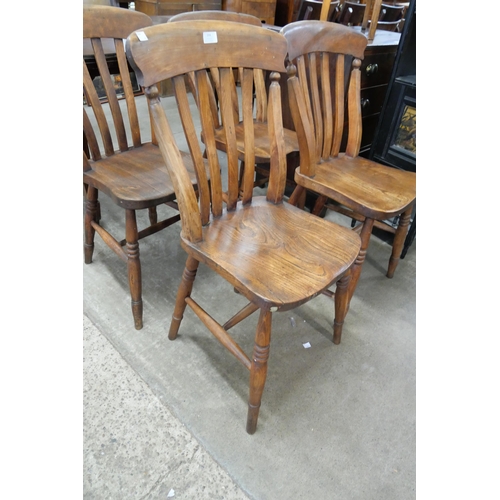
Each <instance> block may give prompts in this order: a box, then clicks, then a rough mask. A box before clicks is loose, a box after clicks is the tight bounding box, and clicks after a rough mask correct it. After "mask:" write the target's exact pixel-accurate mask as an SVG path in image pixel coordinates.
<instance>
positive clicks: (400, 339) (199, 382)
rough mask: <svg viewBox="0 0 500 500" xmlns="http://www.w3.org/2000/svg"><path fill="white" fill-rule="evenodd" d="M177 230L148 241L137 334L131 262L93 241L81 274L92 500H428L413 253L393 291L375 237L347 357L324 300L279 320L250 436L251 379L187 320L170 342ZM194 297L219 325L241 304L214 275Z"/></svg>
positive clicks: (246, 334) (349, 323)
mask: <svg viewBox="0 0 500 500" xmlns="http://www.w3.org/2000/svg"><path fill="white" fill-rule="evenodd" d="M167 101H168V100H166V101H165V105H166V106H167V107H168V106H169V103H168V102H167ZM101 203H102V207H101V209H102V216H103V221H105V224H106V227H108V228H111V229H114V230H116V231H117V233H118V234H120V235H121V234H123V233H122V231H123V227H124V221H123V218H124V215H123V213H122V210H121V209H120V208H118V207H116V206H115V205H114V204H113V203H111V202H110V201H109V200H108V199H106V197H104V196H102V197H101ZM161 210H165V211H167V210H170V209H168V208H167V207H161ZM141 217H142V215H141ZM144 217H145V215H144ZM327 217H329V218H333V219H334V220H339V221H340V222H341V223H343V224H345V225H348V224H349V221H348V220H345V219H337V217H338V216H336V215H335V214H332V213H329V214H328V215H327ZM141 220H142V223H143V224H145V219H140V221H141ZM139 224H141V222H139ZM141 227H142V226H141ZM179 231H180V225H178V224H176V225H174V226H171V227H170V228H167V229H166V230H164V231H162V232H160V233H158V234H156V235H153V236H150V237H148V238H146V239H144V240H142V241H141V261H142V273H143V300H144V328H143V329H142V330H140V331H137V330H135V329H134V326H133V321H132V316H131V312H130V298H129V293H128V285H127V274H126V266H125V265H124V264H123V262H122V261H121V260H120V259H118V258H117V257H116V255H115V254H114V253H113V252H112V251H111V250H109V249H108V248H107V247H106V245H105V244H104V243H103V242H102V241H101V240H100V239H99V238H98V237H96V247H95V252H94V261H93V263H92V264H91V265H84V266H83V277H84V387H85V389H84V471H83V478H84V498H86V499H101V498H102V499H104V498H111V499H115V498H116V499H156V498H158V499H159V498H161V499H165V498H179V499H181V498H183V499H201V498H211V499H212V498H216V499H218V498H221V499H239V498H246V497H248V498H252V499H259V500H264V499H270V500H275V499H276V500H281V499H288V498H304V499H314V500H317V499H320V500H321V499H325V500H326V499H328V500H336V499H342V500H345V499H384V500H405V499H413V498H415V495H416V493H415V483H416V480H415V472H416V457H415V426H416V424H415V420H416V416H415V411H416V408H415V345H416V314H415V291H416V274H415V271H416V241H415V242H414V244H413V246H412V247H411V248H410V250H409V251H408V254H407V255H406V257H405V259H404V260H402V261H401V262H400V265H399V267H398V269H397V271H396V275H395V277H394V278H393V279H392V280H389V279H387V278H386V277H385V269H386V266H387V262H388V259H389V255H390V245H389V244H388V243H387V242H385V241H383V240H382V239H379V238H378V237H372V240H371V243H370V247H369V250H368V255H367V260H366V262H365V265H364V268H363V273H362V275H361V279H360V282H359V285H358V288H357V291H356V294H355V296H354V297H353V300H352V302H351V308H350V311H349V314H348V316H347V319H346V323H345V326H344V333H343V338H342V343H341V344H340V345H338V346H335V345H334V344H333V343H332V341H331V336H332V321H333V305H332V302H331V300H330V299H328V298H327V297H325V296H319V297H316V298H315V299H314V300H312V301H310V302H309V303H307V304H305V305H303V306H301V307H299V308H297V309H296V310H294V311H292V312H288V313H281V314H275V315H274V317H273V339H272V343H271V355H270V360H269V372H268V378H267V383H266V387H265V391H264V395H263V400H262V407H261V412H260V417H259V425H258V429H257V432H256V434H255V435H253V436H249V435H248V434H246V432H245V423H246V405H247V401H246V400H247V393H248V372H247V371H246V370H245V368H244V367H243V366H241V365H240V364H239V363H238V362H237V361H236V360H235V359H234V358H233V357H232V356H231V355H230V354H229V353H227V351H226V350H225V349H224V348H223V347H222V346H220V345H219V343H218V342H217V341H216V340H215V339H214V338H213V337H212V335H211V334H210V333H209V332H208V331H207V330H206V329H205V327H204V326H203V325H202V324H201V322H200V321H199V320H198V319H197V318H196V316H195V315H194V314H193V313H192V312H191V311H190V310H187V311H186V314H185V316H184V320H183V323H182V325H181V329H180V334H179V337H178V339H177V340H176V341H175V342H171V341H169V340H168V339H167V331H168V327H169V323H170V318H171V315H172V310H173V303H174V299H175V294H176V291H177V287H178V284H179V280H180V277H181V273H182V270H183V266H184V261H185V254H184V252H183V250H182V249H181V248H180V245H179ZM193 297H194V298H195V299H198V300H199V301H200V302H201V304H202V306H203V307H204V308H205V309H206V310H208V311H211V312H212V314H213V315H214V317H215V318H216V319H217V320H220V321H222V322H224V320H225V319H228V318H229V317H230V316H232V314H233V313H234V312H235V311H237V310H239V309H240V308H241V307H242V305H243V304H244V301H243V299H242V298H241V297H240V296H239V295H237V294H235V293H234V292H233V290H232V288H231V287H230V286H228V285H227V283H226V282H224V281H223V280H222V279H221V278H220V277H218V276H217V275H215V274H214V273H212V272H211V271H210V270H209V269H207V268H206V267H202V266H200V270H199V271H198V277H197V280H196V282H195V287H194V291H193ZM255 325H256V317H255V316H251V317H250V318H248V319H246V320H245V321H244V322H242V323H241V324H240V325H238V326H237V327H235V328H234V330H233V335H234V336H235V338H236V339H237V341H238V342H239V343H240V345H241V346H242V347H243V348H244V349H245V350H246V351H247V352H251V346H252V344H253V335H254V329H255ZM305 342H309V343H310V344H311V347H310V348H308V349H306V348H304V347H303V344H304V343H305ZM169 494H170V497H169V496H168V495H169ZM172 495H174V496H172Z"/></svg>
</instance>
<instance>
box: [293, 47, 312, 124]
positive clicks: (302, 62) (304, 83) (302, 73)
mask: <svg viewBox="0 0 500 500" xmlns="http://www.w3.org/2000/svg"><path fill="white" fill-rule="evenodd" d="M306 61H308V57H307V56H305V57H304V56H299V57H297V61H296V64H297V66H296V68H297V74H298V78H299V82H298V84H299V85H300V86H301V88H302V95H303V96H304V104H305V106H306V113H307V119H308V121H309V122H310V123H311V124H312V123H313V112H312V108H311V100H310V98H309V84H308V77H307V73H308V70H307V68H306ZM311 92H312V91H311Z"/></svg>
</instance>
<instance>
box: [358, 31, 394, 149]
mask: <svg viewBox="0 0 500 500" xmlns="http://www.w3.org/2000/svg"><path fill="white" fill-rule="evenodd" d="M352 29H354V30H359V31H360V30H361V28H352ZM400 38H401V34H400V33H393V32H390V31H381V30H378V31H377V32H376V33H375V38H374V40H373V42H372V43H369V44H368V45H367V47H366V50H365V57H364V59H363V62H362V65H361V110H362V111H361V112H362V117H363V135H362V138H361V151H360V154H361V155H362V156H367V155H368V154H369V151H370V148H371V145H372V142H373V138H374V136H375V130H376V128H377V124H378V121H379V118H380V113H381V111H382V108H383V105H384V100H385V96H386V93H387V90H388V86H389V81H390V79H391V74H392V68H393V66H394V61H395V59H396V53H397V50H398V45H399V40H400Z"/></svg>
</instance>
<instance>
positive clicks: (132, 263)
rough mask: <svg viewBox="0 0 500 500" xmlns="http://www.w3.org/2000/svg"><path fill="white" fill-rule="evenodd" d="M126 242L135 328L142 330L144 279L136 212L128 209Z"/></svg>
mask: <svg viewBox="0 0 500 500" xmlns="http://www.w3.org/2000/svg"><path fill="white" fill-rule="evenodd" d="M125 240H126V243H125V253H126V255H127V271H128V284H129V288H130V296H131V303H132V314H133V316H134V323H135V328H136V330H140V329H141V328H142V277H141V261H140V259H139V240H138V235H137V220H136V215H135V210H130V209H127V210H126V211H125Z"/></svg>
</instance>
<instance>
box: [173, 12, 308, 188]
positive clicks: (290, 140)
mask: <svg viewBox="0 0 500 500" xmlns="http://www.w3.org/2000/svg"><path fill="white" fill-rule="evenodd" d="M199 19H205V20H221V21H231V22H239V23H244V24H249V25H254V26H262V22H261V21H260V20H259V19H258V18H257V17H255V16H251V15H249V14H241V13H236V12H230V11H199V12H194V11H193V12H185V13H183V14H179V15H177V16H173V17H172V18H171V19H170V20H169V22H178V21H191V20H199ZM254 74H255V80H254V110H255V112H254V118H255V162H256V164H257V168H256V170H255V178H254V180H253V186H254V187H257V186H263V185H264V184H266V183H267V182H268V179H269V161H270V154H271V153H270V146H269V138H268V134H267V123H266V119H267V118H266V101H267V87H268V81H267V80H266V74H265V72H264V71H256V72H255V73H254ZM210 76H211V82H212V84H213V90H212V92H213V97H212V99H211V101H210V102H211V109H212V114H213V118H214V120H215V122H216V124H217V125H216V130H215V140H216V145H217V149H219V151H224V152H226V151H227V145H226V136H225V132H224V121H223V117H222V116H221V115H220V110H219V108H218V105H217V103H218V101H219V92H220V91H219V76H218V70H217V68H212V69H211V72H210ZM233 76H234V78H235V81H236V82H238V83H239V82H240V80H241V68H235V70H234V71H233ZM189 82H190V84H191V91H192V92H193V94H194V95H195V98H196V95H197V90H196V85H195V84H194V83H193V80H192V78H191V77H190V78H189ZM232 99H233V106H234V114H235V117H237V118H238V117H239V118H238V124H237V125H236V137H237V147H238V153H239V155H240V161H241V166H240V170H241V172H243V170H244V169H245V151H244V140H243V126H242V122H241V116H242V110H241V106H240V102H239V100H240V98H239V97H238V90H237V87H236V86H235V87H234V89H233V96H232ZM284 134H285V150H286V154H287V155H298V150H299V144H298V141H297V134H296V133H295V131H293V130H288V129H284ZM202 140H203V141H204V139H203V137H202ZM240 177H241V180H242V181H243V176H241V175H240Z"/></svg>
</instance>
